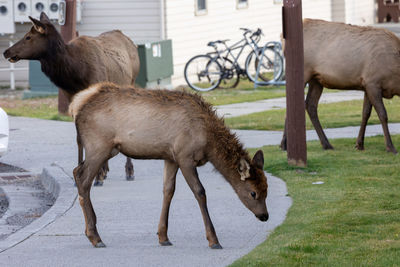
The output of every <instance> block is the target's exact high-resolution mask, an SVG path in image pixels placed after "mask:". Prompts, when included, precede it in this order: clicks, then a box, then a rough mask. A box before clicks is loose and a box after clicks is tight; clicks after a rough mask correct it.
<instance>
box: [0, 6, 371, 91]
mask: <svg viewBox="0 0 400 267" xmlns="http://www.w3.org/2000/svg"><path fill="white" fill-rule="evenodd" d="M248 2H249V4H248V7H247V8H239V9H238V8H237V4H236V3H237V1H236V0H207V4H208V6H207V14H206V15H196V14H195V0H115V1H113V0H85V1H83V10H82V21H81V23H79V24H77V30H78V31H79V34H80V35H90V36H96V35H98V34H100V33H102V32H105V31H108V30H113V29H120V30H122V31H123V32H124V33H125V34H126V35H128V36H129V37H130V38H131V39H132V40H133V41H134V42H136V43H143V42H145V41H156V40H159V39H163V38H164V37H165V38H167V39H172V41H173V57H174V58H173V59H174V76H173V79H172V80H173V85H175V86H177V85H179V84H183V83H184V79H183V69H184V66H185V63H186V62H187V61H188V60H189V59H190V58H191V57H192V56H194V55H197V54H201V53H206V52H208V51H210V50H211V48H209V47H207V43H208V42H209V41H212V40H218V39H231V41H230V42H229V44H232V43H233V41H237V40H240V39H241V38H242V32H241V31H240V30H239V28H240V27H247V28H250V29H257V28H261V29H262V30H263V32H264V36H263V40H262V41H261V43H263V42H266V41H270V40H279V38H280V33H281V29H282V25H281V23H282V18H281V6H282V4H274V0H249V1H248ZM302 2H303V17H304V18H319V19H324V20H333V21H342V22H346V23H352V24H360V25H366V24H372V23H373V22H374V18H375V13H374V12H375V11H374V10H375V4H374V0H303V1H302ZM29 28H30V24H29V23H27V24H23V25H21V24H17V27H16V30H17V33H16V34H15V35H14V39H15V40H18V39H20V38H21V37H22V36H23V35H24V34H25V33H26V32H27V31H28V30H29ZM9 38H10V37H9V36H3V37H1V36H0V51H1V53H2V52H3V51H4V50H5V49H6V48H7V47H8V40H9ZM0 58H1V59H0V68H4V67H7V66H9V63H8V62H6V61H5V60H4V59H3V57H2V56H0ZM243 59H244V57H243ZM27 66H28V62H27V61H20V62H18V63H17V64H16V67H27ZM15 75H16V79H17V81H16V82H17V85H19V86H21V85H22V86H24V85H25V86H26V85H27V80H28V71H22V72H16V73H15ZM0 84H9V73H8V72H0Z"/></svg>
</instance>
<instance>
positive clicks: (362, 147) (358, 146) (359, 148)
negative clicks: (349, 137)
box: [356, 144, 364, 151]
mask: <svg viewBox="0 0 400 267" xmlns="http://www.w3.org/2000/svg"><path fill="white" fill-rule="evenodd" d="M356 149H357V150H360V151H361V150H364V146H363V145H358V144H357V145H356Z"/></svg>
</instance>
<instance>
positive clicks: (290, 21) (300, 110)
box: [282, 0, 307, 167]
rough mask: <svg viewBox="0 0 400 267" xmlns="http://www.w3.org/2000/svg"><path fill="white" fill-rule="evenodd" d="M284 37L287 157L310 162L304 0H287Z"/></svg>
mask: <svg viewBox="0 0 400 267" xmlns="http://www.w3.org/2000/svg"><path fill="white" fill-rule="evenodd" d="M282 21H283V38H284V39H285V57H286V120H287V125H286V127H287V160H288V163H289V165H295V166H301V167H305V166H306V165H307V144H306V119H305V103H304V44H303V20H302V10H301V0H284V1H283V9H282Z"/></svg>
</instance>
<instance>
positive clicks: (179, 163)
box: [70, 83, 268, 248]
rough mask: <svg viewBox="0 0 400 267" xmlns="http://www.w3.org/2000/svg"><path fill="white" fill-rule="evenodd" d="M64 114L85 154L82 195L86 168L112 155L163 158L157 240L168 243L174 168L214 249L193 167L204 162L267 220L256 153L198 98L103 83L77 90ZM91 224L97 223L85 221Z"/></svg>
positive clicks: (79, 178) (79, 174)
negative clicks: (189, 192) (197, 209)
mask: <svg viewBox="0 0 400 267" xmlns="http://www.w3.org/2000/svg"><path fill="white" fill-rule="evenodd" d="M70 113H71V115H72V116H73V117H74V120H75V124H76V127H77V129H78V131H79V133H80V134H81V136H82V144H83V146H84V147H85V150H86V151H87V154H86V158H85V161H84V164H82V165H80V166H78V167H77V168H76V169H75V170H74V175H75V179H76V183H77V185H78V190H79V191H80V193H79V194H80V195H81V196H83V195H87V193H86V192H87V190H89V188H90V184H91V179H92V176H91V175H92V172H93V171H95V170H96V168H98V166H99V164H101V163H102V162H103V161H104V160H107V159H108V158H110V157H112V156H114V155H115V154H117V153H118V152H121V153H123V154H125V155H126V156H129V157H132V158H138V159H164V160H165V169H164V203H163V210H162V215H161V218H160V224H159V241H160V243H161V244H167V243H169V241H168V237H167V224H168V223H167V220H168V210H169V204H170V201H171V199H172V196H173V191H174V188H175V176H176V171H177V170H178V168H180V169H181V171H182V173H183V175H184V177H185V179H186V181H187V182H188V184H189V186H190V188H191V189H192V191H193V193H194V194H195V197H196V199H197V200H198V202H199V205H200V209H201V211H202V214H203V219H204V222H205V225H206V233H207V239H208V240H209V242H210V243H209V245H210V246H211V247H214V248H217V247H220V246H219V242H218V239H217V237H216V234H215V230H214V228H213V225H212V222H211V220H210V218H209V215H208V211H207V206H206V201H205V191H204V188H203V187H202V185H201V183H200V181H199V179H198V176H197V171H196V167H197V166H201V165H203V164H205V163H206V162H207V161H210V162H211V163H212V164H213V165H214V166H215V168H216V169H217V170H218V171H219V172H220V173H221V174H222V175H223V176H224V177H225V179H226V180H227V181H228V182H229V183H230V184H231V185H232V187H233V188H234V190H235V191H236V193H237V194H238V196H239V198H240V200H241V201H242V202H243V204H244V205H245V206H246V207H247V208H249V209H250V210H251V211H253V213H254V214H255V215H256V216H257V217H258V218H259V219H260V220H263V221H264V220H267V219H268V215H267V209H266V203H265V198H266V196H267V189H268V186H267V182H266V177H265V174H264V172H263V170H262V169H263V164H264V158H263V154H262V152H261V151H258V152H257V153H256V155H255V156H254V158H253V159H252V160H251V159H250V157H249V155H248V153H247V151H245V150H244V149H243V146H242V144H241V143H240V142H239V140H238V138H237V137H236V135H234V134H232V133H231V132H230V130H229V129H228V128H227V127H226V126H225V125H224V122H223V120H222V119H220V118H218V116H217V115H216V113H215V110H214V109H213V108H212V106H211V105H210V104H208V103H207V102H205V101H204V100H203V99H202V98H201V97H200V96H199V95H194V94H189V93H186V92H178V91H166V90H144V89H138V88H132V87H120V86H116V85H114V84H110V83H102V84H97V85H94V86H92V87H91V88H89V89H87V90H86V91H84V92H82V93H79V94H77V95H76V97H75V98H74V99H73V102H72V103H71V105H70ZM122 122H124V123H122ZM89 206H91V204H90V200H89V199H85V201H83V202H82V207H83V209H84V213H85V214H86V215H87V213H86V212H89V213H91V210H90V209H89V208H88V207H89ZM89 221H90V220H89ZM88 227H89V226H88ZM90 227H91V228H92V229H94V228H93V227H95V226H94V225H93V223H91V224H90ZM96 233H97V232H96ZM96 233H95V232H91V234H89V235H88V237H89V239H90V241H91V242H92V243H93V244H94V245H95V246H96V245H97V244H98V243H99V242H101V239H100V237H99V236H98V234H96Z"/></svg>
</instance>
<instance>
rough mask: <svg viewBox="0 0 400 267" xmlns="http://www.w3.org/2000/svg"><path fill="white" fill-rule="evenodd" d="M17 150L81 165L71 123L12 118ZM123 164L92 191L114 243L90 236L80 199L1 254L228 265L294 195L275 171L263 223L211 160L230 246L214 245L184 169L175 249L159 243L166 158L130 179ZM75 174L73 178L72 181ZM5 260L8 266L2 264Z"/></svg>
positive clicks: (24, 258)
mask: <svg viewBox="0 0 400 267" xmlns="http://www.w3.org/2000/svg"><path fill="white" fill-rule="evenodd" d="M10 123H11V127H10V128H11V129H12V131H11V135H10V145H9V148H10V151H9V153H8V154H7V155H6V156H4V157H3V158H2V161H3V162H5V163H8V164H11V165H16V166H21V167H23V168H25V169H27V170H29V171H31V172H36V173H40V172H41V171H42V169H43V167H45V166H48V165H50V164H52V163H55V164H57V165H58V166H61V167H62V168H63V169H64V170H65V172H66V173H67V174H69V175H71V173H72V169H73V168H74V167H75V165H76V155H77V151H76V145H75V129H74V126H73V124H72V123H68V122H57V121H45V120H38V119H28V118H18V117H10ZM124 161H125V159H124V158H123V157H122V156H117V157H116V158H114V159H112V160H111V162H110V168H111V172H110V175H109V178H108V179H107V180H106V182H105V185H104V186H103V187H101V188H94V189H92V200H93V203H94V207H95V210H96V212H97V219H98V229H99V233H100V235H101V237H102V239H103V241H104V242H105V243H106V245H107V248H105V249H95V248H93V247H92V246H91V244H90V243H89V241H88V240H87V238H86V237H85V236H84V218H83V215H82V211H81V208H80V206H79V204H78V203H75V204H74V206H73V207H72V208H71V209H70V210H69V211H68V212H66V213H65V214H64V216H62V217H61V218H59V219H57V220H56V221H55V222H54V223H52V224H50V225H49V226H47V227H45V228H44V229H42V230H41V231H39V232H37V233H36V234H34V235H33V236H31V237H30V238H28V239H27V240H25V241H24V242H22V243H20V244H18V245H17V246H15V247H13V248H10V249H9V250H6V251H4V252H2V253H0V262H1V263H7V266H110V265H114V266H223V265H227V264H229V263H231V262H233V261H234V260H235V259H237V258H239V257H241V256H243V255H245V254H247V253H248V252H249V251H250V250H252V249H253V248H254V247H255V246H256V245H258V244H259V243H261V242H262V241H263V240H265V238H266V237H267V235H268V234H269V233H270V232H271V231H272V230H273V229H274V228H275V227H276V226H277V225H279V224H280V223H282V221H283V220H284V218H285V215H286V212H287V210H288V208H289V206H290V204H291V200H290V198H289V197H287V196H286V194H287V193H286V187H285V184H284V183H283V182H282V181H281V180H280V179H277V178H274V177H272V176H268V182H269V191H270V192H269V196H268V199H267V203H268V207H269V211H270V220H269V221H268V222H267V223H263V222H260V221H258V220H257V219H256V218H255V217H254V215H253V214H252V213H251V212H250V211H248V210H247V209H246V208H245V207H244V206H243V205H242V204H241V202H240V201H239V200H238V197H237V196H236V195H235V193H234V192H233V190H232V189H231V187H230V186H229V184H228V183H227V182H225V180H224V179H223V178H222V177H220V175H219V174H217V173H216V172H214V171H213V168H212V166H211V165H206V166H204V167H202V168H199V174H200V177H201V180H202V182H203V184H204V187H205V188H206V191H207V197H208V203H209V209H210V214H211V217H212V220H213V222H214V226H215V228H216V231H217V234H218V237H219V239H220V242H221V245H222V246H223V247H224V249H223V250H211V249H209V248H208V242H207V241H206V239H205V232H204V226H203V222H202V219H201V214H200V210H199V208H198V205H197V202H196V200H195V199H194V197H193V195H192V193H191V191H190V190H189V188H188V186H187V185H186V183H185V182H184V179H183V177H182V176H181V175H180V174H179V176H178V178H177V190H176V193H175V197H174V199H173V201H172V202H173V203H172V206H171V214H170V229H169V237H170V239H171V241H172V242H173V244H174V246H172V247H160V246H159V245H158V239H157V235H156V232H157V224H158V218H159V215H160V210H161V203H162V162H161V161H155V160H147V161H137V160H135V161H134V164H135V168H136V169H135V171H136V173H135V174H136V180H135V181H133V182H127V181H125V180H124V179H125V178H124V168H123V165H124ZM67 179H69V178H67ZM0 265H1V264H0Z"/></svg>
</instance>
